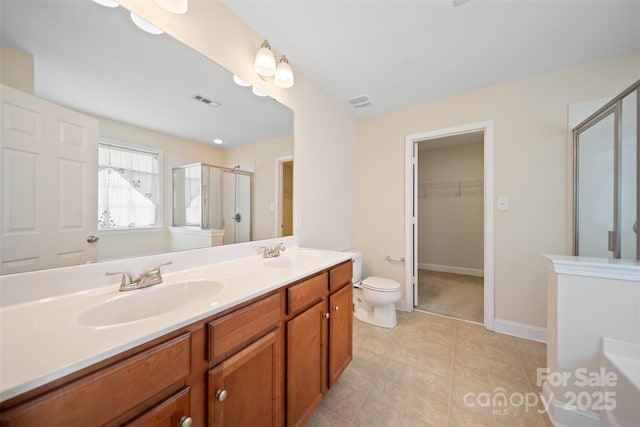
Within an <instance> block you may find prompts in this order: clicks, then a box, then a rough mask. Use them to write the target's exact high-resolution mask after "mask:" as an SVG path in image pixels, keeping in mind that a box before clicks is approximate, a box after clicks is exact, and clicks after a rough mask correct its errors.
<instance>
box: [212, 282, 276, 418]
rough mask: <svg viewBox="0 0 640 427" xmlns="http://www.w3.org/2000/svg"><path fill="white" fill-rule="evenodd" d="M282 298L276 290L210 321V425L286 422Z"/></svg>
mask: <svg viewBox="0 0 640 427" xmlns="http://www.w3.org/2000/svg"><path fill="white" fill-rule="evenodd" d="M281 301H282V296H281V294H279V293H278V294H274V295H271V296H270V297H266V298H264V299H262V300H260V301H258V302H256V303H254V304H251V305H249V306H247V307H245V308H243V309H241V310H237V311H235V312H233V313H231V314H228V315H226V316H224V317H221V318H220V319H217V320H214V321H213V322H210V323H209V325H208V327H209V345H208V348H209V350H208V354H209V356H208V357H209V360H210V361H211V362H213V363H217V365H216V366H215V367H214V368H213V369H211V370H210V371H209V373H208V391H207V396H208V397H207V406H208V419H209V426H212V427H213V426H258V425H259V426H281V425H283V424H284V413H283V411H284V396H283V379H284V377H283V375H284V372H283V370H284V369H283V357H282V351H283V342H282V339H281V333H280V328H279V325H280V322H281V321H282V308H281ZM265 333H266V335H265ZM218 362H219V363H218Z"/></svg>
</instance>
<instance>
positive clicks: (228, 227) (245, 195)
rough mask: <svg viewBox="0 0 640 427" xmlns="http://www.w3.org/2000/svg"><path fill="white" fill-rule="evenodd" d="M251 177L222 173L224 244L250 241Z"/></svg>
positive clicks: (238, 172) (231, 172)
mask: <svg viewBox="0 0 640 427" xmlns="http://www.w3.org/2000/svg"><path fill="white" fill-rule="evenodd" d="M251 181H252V179H251V175H249V174H246V173H243V172H241V171H237V170H236V171H225V172H223V173H222V200H223V202H222V206H223V209H222V216H223V224H224V244H225V245H226V244H229V243H242V242H248V241H250V240H251V186H252V183H251Z"/></svg>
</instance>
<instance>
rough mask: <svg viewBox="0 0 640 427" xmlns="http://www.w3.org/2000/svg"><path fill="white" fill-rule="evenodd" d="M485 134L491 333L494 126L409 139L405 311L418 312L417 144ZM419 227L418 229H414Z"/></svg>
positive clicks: (488, 321) (487, 320)
mask: <svg viewBox="0 0 640 427" xmlns="http://www.w3.org/2000/svg"><path fill="white" fill-rule="evenodd" d="M478 131H483V132H484V326H485V328H487V329H488V330H490V331H493V330H494V324H495V218H494V206H493V205H494V198H495V196H494V194H495V188H494V173H495V171H494V122H493V120H487V121H483V122H477V123H470V124H464V125H460V126H454V127H449V128H444V129H438V130H432V131H425V132H420V133H415V134H411V135H408V136H407V137H406V143H405V151H406V156H405V157H406V167H405V175H406V181H405V195H406V196H405V203H406V205H405V236H406V238H405V253H406V254H407V255H408V257H407V262H406V263H405V310H406V311H412V310H413V308H414V301H413V295H414V285H415V286H417V276H418V262H417V259H416V258H417V253H418V248H417V246H418V243H417V242H418V227H417V225H418V224H417V220H416V217H415V214H414V206H417V194H418V188H417V179H418V176H417V159H416V156H415V153H416V152H417V150H416V144H417V143H418V142H421V141H425V140H429V139H434V138H442V137H447V136H455V135H460V134H465V133H470V132H478ZM414 225H415V227H414Z"/></svg>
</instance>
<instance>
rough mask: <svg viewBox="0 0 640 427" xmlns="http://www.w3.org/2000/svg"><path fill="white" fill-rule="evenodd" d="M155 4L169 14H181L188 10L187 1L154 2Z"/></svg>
mask: <svg viewBox="0 0 640 427" xmlns="http://www.w3.org/2000/svg"><path fill="white" fill-rule="evenodd" d="M156 3H158V4H159V5H160V6H161V7H162V8H163V9H165V10H167V11H169V12H171V13H178V14H183V13H186V12H187V9H189V0H156Z"/></svg>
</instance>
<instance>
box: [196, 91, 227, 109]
mask: <svg viewBox="0 0 640 427" xmlns="http://www.w3.org/2000/svg"><path fill="white" fill-rule="evenodd" d="M192 98H193V99H195V100H196V101H199V102H202V103H203V104H204V105H208V106H209V107H211V108H217V107H219V106H220V105H222V104H220V103H219V102H216V101H214V100H213V99H211V98H209V97H208V96H204V95H198V94H195V95H193V96H192Z"/></svg>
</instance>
